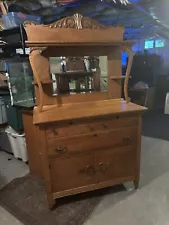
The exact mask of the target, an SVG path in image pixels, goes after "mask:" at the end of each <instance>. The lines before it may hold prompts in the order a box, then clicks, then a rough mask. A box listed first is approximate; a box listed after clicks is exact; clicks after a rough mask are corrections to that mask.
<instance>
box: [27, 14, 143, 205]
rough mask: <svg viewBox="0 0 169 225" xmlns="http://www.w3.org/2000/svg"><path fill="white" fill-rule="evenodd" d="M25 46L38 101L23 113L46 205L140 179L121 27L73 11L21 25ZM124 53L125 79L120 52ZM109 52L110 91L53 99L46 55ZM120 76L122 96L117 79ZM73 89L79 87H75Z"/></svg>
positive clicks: (135, 112) (135, 108)
mask: <svg viewBox="0 0 169 225" xmlns="http://www.w3.org/2000/svg"><path fill="white" fill-rule="evenodd" d="M25 30H26V33H27V36H28V40H27V42H26V45H27V46H28V47H31V53H30V62H31V66H32V69H33V72H34V84H35V85H34V87H35V95H36V106H35V107H34V109H33V111H32V112H23V120H24V127H25V133H26V141H27V146H28V153H29V154H28V155H29V166H30V171H31V172H33V173H36V174H38V175H40V176H42V177H43V178H44V181H45V185H46V193H47V200H48V205H49V208H52V207H53V205H54V203H55V199H57V198H60V197H64V196H68V195H73V194H78V193H82V192H86V191H91V190H96V189H100V188H105V187H110V186H112V185H115V184H120V183H123V182H126V181H133V182H134V184H135V187H136V188H137V187H138V184H139V176H140V149H141V113H142V112H143V111H145V110H146V108H145V107H142V106H139V105H136V104H133V103H131V102H128V101H129V97H128V90H127V89H128V79H129V77H130V69H131V64H132V57H133V53H132V51H131V48H132V45H133V42H129V41H123V33H124V28H123V27H120V26H117V27H108V28H107V27H105V26H103V25H101V24H98V23H97V22H96V21H93V20H91V19H89V18H86V17H83V16H82V15H79V14H75V15H73V16H72V17H67V18H63V19H61V20H59V21H56V22H54V23H52V24H50V25H36V24H34V23H32V22H27V23H26V24H25ZM122 50H123V51H126V52H127V53H128V54H129V64H128V69H127V73H126V75H125V77H123V76H122V69H121V53H122ZM72 53H73V56H77V57H79V56H107V57H108V90H107V91H106V92H102V93H101V92H99V90H100V86H99V84H100V83H99V80H100V78H99V73H97V72H98V71H99V68H98V69H97V70H98V71H97V72H96V73H95V74H94V81H95V83H96V84H97V88H96V89H97V90H96V91H97V92H95V93H85V94H75V95H71V94H64V95H63V94H60V95H57V96H52V94H53V93H52V80H51V75H50V66H49V57H52V56H65V57H69V56H72ZM123 78H124V79H125V81H124V83H125V85H124V93H125V100H126V101H125V100H124V99H122V98H121V88H122V87H121V80H122V79H123ZM77 87H78V85H77Z"/></svg>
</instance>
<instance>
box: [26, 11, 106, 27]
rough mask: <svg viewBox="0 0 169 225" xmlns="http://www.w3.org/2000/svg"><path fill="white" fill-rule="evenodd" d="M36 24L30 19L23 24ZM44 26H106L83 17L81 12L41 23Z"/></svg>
mask: <svg viewBox="0 0 169 225" xmlns="http://www.w3.org/2000/svg"><path fill="white" fill-rule="evenodd" d="M27 25H37V24H36V23H34V22H32V21H26V22H25V23H24V26H25V27H26V26H27ZM43 26H44V27H50V28H75V29H78V30H81V29H85V28H89V29H100V28H106V26H104V25H102V24H99V23H98V22H97V21H95V20H92V19H90V18H88V17H84V16H82V15H81V14H78V13H76V14H74V15H73V16H68V17H64V18H62V19H60V20H58V21H56V22H54V23H51V24H48V25H43Z"/></svg>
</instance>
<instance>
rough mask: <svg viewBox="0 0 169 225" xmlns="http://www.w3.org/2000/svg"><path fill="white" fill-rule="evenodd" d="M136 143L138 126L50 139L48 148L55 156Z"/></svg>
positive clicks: (51, 155)
mask: <svg viewBox="0 0 169 225" xmlns="http://www.w3.org/2000/svg"><path fill="white" fill-rule="evenodd" d="M136 144H137V128H127V129H123V130H117V131H109V132H105V131H104V132H99V133H95V134H87V135H81V136H77V137H76V136H75V137H70V138H60V139H55V138H52V139H48V140H47V149H48V156H49V158H53V157H67V156H71V155H74V154H81V153H85V152H91V151H97V150H102V149H111V148H114V147H118V146H128V145H136Z"/></svg>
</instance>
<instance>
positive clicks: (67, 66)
mask: <svg viewBox="0 0 169 225" xmlns="http://www.w3.org/2000/svg"><path fill="white" fill-rule="evenodd" d="M49 61H50V73H51V78H52V80H53V95H59V94H77V93H92V92H100V91H102V92H103V91H107V71H108V70H107V56H92V57H91V56H79V57H73V56H70V57H64V56H61V57H50V58H49Z"/></svg>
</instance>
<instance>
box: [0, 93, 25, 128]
mask: <svg viewBox="0 0 169 225" xmlns="http://www.w3.org/2000/svg"><path fill="white" fill-rule="evenodd" d="M0 96H1V97H2V98H3V100H4V103H5V106H6V114H7V119H8V124H9V126H10V127H12V128H13V129H14V130H16V131H23V121H22V113H21V110H19V109H18V108H16V107H13V106H12V105H11V99H10V94H9V91H1V90H0Z"/></svg>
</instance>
